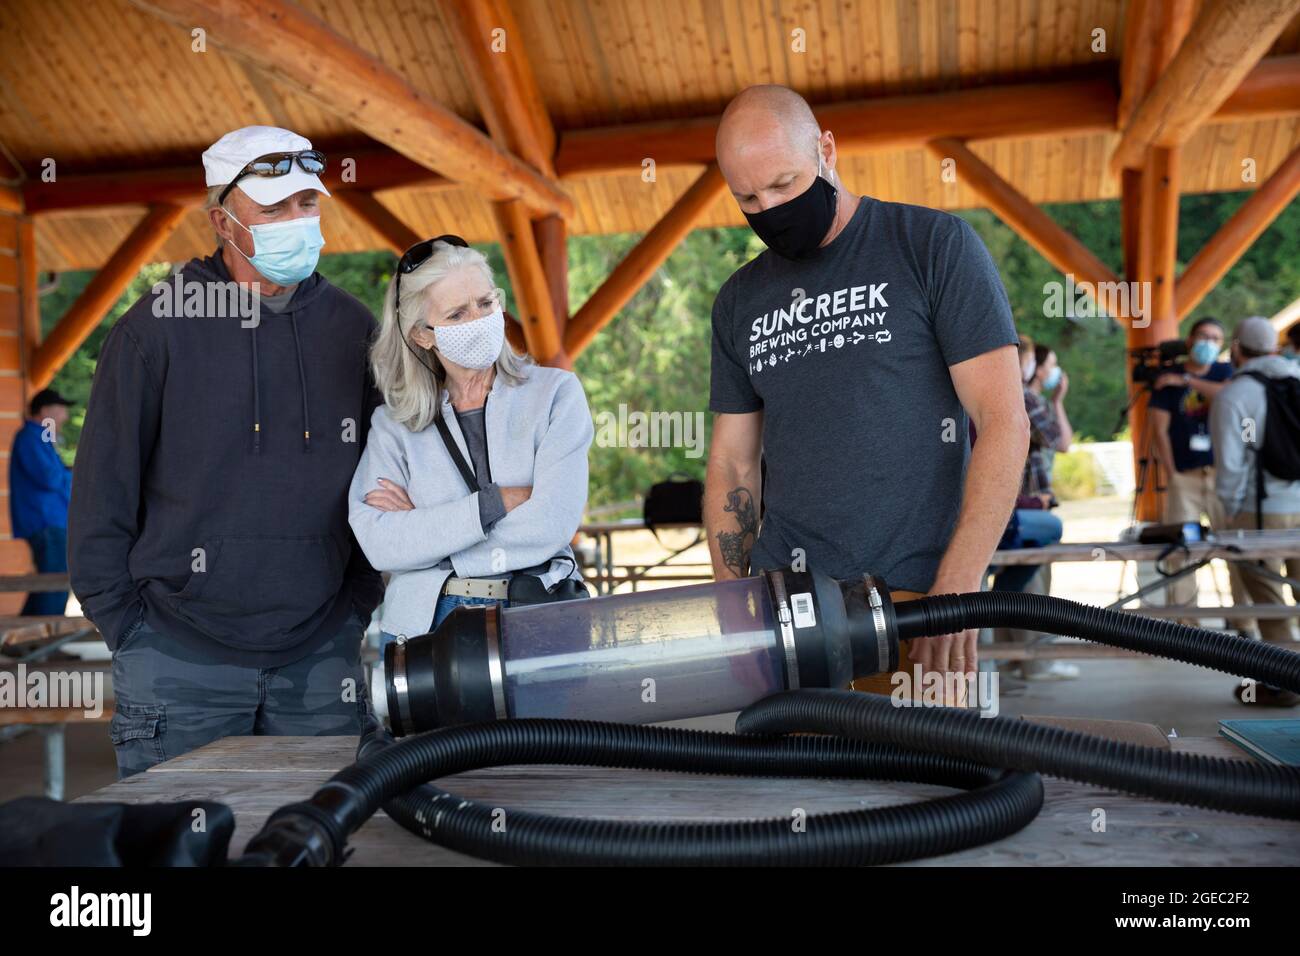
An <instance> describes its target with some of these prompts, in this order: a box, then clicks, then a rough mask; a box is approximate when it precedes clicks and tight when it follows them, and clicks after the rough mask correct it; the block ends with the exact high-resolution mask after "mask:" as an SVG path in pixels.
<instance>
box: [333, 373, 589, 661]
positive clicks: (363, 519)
mask: <svg viewBox="0 0 1300 956" xmlns="http://www.w3.org/2000/svg"><path fill="white" fill-rule="evenodd" d="M524 374H525V376H526V378H525V381H524V382H523V383H521V384H518V385H510V384H508V383H506V382H505V381H504V380H503V379H502V377H501V376H500V375H498V376H497V377H496V379H495V381H494V382H493V383H492V388H491V390H490V391H489V393H488V397H487V403H486V405H485V406H484V413H483V417H484V425H485V430H486V433H487V446H488V459H489V461H490V462H491V468H492V480H493V481H494V482H496V483H497V484H498V485H500V486H501V487H503V488H504V487H512V486H523V485H528V486H531V487H532V489H533V490H532V495H531V497H530V498H529V499H528V500H527V501H525V502H524V503H523V504H521V505H519V506H518V507H517V508H515V509H514V510H513V511H511V512H509V513H508V514H506V515H505V516H504V517H502V518H501V519H500V520H498V521H497V522H496V523H495V524H493V525H492V527H491V529H490V530H489V531H486V532H485V531H484V530H483V526H482V523H481V522H480V520H479V506H478V493H477V492H475V493H473V494H471V493H469V491H468V489H467V488H466V487H465V481H464V479H463V478H461V475H460V472H459V471H457V470H456V465H455V464H454V463H453V462H452V459H451V455H450V454H448V452H447V449H446V447H445V446H444V445H443V443H442V437H441V436H440V435H439V434H438V429H437V427H436V426H434V425H430V426H429V427H427V428H425V429H424V430H423V431H419V432H413V431H411V430H410V429H408V428H407V427H406V426H404V425H399V424H397V423H396V422H394V421H393V420H392V418H390V417H389V414H388V408H387V406H383V405H381V406H380V407H379V408H377V409H375V413H374V415H373V416H372V418H371V425H370V435H369V437H368V439H367V441H366V448H365V451H364V452H363V453H362V455H361V461H360V463H359V464H358V465H357V470H356V474H355V475H353V478H352V487H351V489H350V490H349V492H348V520H349V522H350V523H351V525H352V530H353V532H354V533H355V534H356V536H357V541H358V542H360V544H361V548H362V550H364V551H365V553H366V557H367V558H369V559H370V563H371V564H372V565H373V566H374V567H375V568H376V569H377V570H380V571H389V572H392V577H391V579H390V580H389V582H388V589H387V590H386V591H385V593H384V605H383V613H382V617H381V621H380V627H381V628H382V629H383V630H385V631H387V632H388V633H390V634H398V635H406V636H407V637H414V636H416V635H418V634H423V633H425V632H426V631H428V629H429V625H430V624H431V623H432V621H433V612H434V607H435V605H436V603H437V599H438V595H439V593H440V592H441V591H442V585H443V582H444V581H445V580H446V579H447V577H448V576H449V572H448V571H446V570H445V569H444V570H440V569H439V568H438V565H439V563H440V562H442V561H443V559H444V558H450V560H451V564H452V567H453V568H455V573H456V575H457V576H458V577H485V576H490V575H496V574H501V575H504V574H505V573H506V572H509V571H517V570H521V569H523V568H531V567H534V566H536V565H539V564H543V563H544V562H547V561H548V560H550V559H552V558H557V556H559V557H558V559H557V560H554V561H552V562H551V567H550V569H549V570H548V571H547V573H545V574H543V575H541V577H542V580H543V581H544V582H545V583H546V584H547V585H548V586H550V585H553V584H554V583H555V582H557V581H559V580H561V579H562V578H565V577H569V576H573V577H577V576H578V572H577V570H576V562H574V561H573V552H572V550H571V549H570V548H569V542H570V540H572V538H573V536H574V534H575V533H576V532H577V530H578V525H579V524H580V523H581V521H582V512H583V509H584V508H585V507H586V503H587V449H588V448H589V447H590V446H591V440H592V437H593V434H594V427H593V425H592V419H591V411H590V410H589V409H588V407H587V397H586V395H585V394H584V392H583V390H582V384H581V383H580V382H579V381H578V378H577V376H575V375H574V374H573V373H572V372H566V371H564V370H563V369H556V368H548V367H544V366H536V365H529V366H526V367H525V369H524ZM442 414H443V417H444V418H445V419H446V420H447V425H448V427H449V428H450V430H451V434H452V436H453V437H454V438H455V439H456V443H457V444H458V445H459V446H460V450H461V454H462V455H464V456H465V459H466V460H467V461H468V460H469V451H468V449H467V448H466V447H465V439H464V436H463V435H462V434H461V431H460V427H459V425H458V424H457V422H456V415H455V412H454V411H453V409H452V405H451V402H450V400H449V399H447V397H446V393H445V392H444V395H443V403H442ZM380 478H387V479H388V480H389V481H392V482H395V483H396V484H399V485H401V486H402V487H403V488H405V489H406V493H407V494H408V495H409V496H410V498H411V501H412V503H414V505H415V508H414V509H413V510H411V511H380V510H379V509H377V508H372V507H371V506H370V505H368V504H366V502H365V496H366V494H367V493H368V492H370V491H373V490H375V489H376V488H378V487H379V479H380Z"/></svg>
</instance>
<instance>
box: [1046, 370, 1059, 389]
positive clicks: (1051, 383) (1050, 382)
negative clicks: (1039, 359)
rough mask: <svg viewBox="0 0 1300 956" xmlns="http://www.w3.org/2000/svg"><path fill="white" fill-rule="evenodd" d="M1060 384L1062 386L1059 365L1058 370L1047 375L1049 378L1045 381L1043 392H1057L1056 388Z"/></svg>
mask: <svg viewBox="0 0 1300 956" xmlns="http://www.w3.org/2000/svg"><path fill="white" fill-rule="evenodd" d="M1060 384H1061V366H1059V365H1058V366H1056V368H1054V369H1052V370H1051V371H1050V372H1048V373H1047V378H1045V379H1043V390H1044V391H1048V392H1051V391H1055V389H1056V386H1058V385H1060Z"/></svg>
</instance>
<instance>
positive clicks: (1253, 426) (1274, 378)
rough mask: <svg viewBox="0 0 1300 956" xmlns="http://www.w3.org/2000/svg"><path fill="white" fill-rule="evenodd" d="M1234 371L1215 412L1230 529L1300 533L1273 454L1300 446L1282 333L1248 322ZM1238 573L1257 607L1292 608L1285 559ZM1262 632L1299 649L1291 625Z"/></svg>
mask: <svg viewBox="0 0 1300 956" xmlns="http://www.w3.org/2000/svg"><path fill="white" fill-rule="evenodd" d="M1232 364H1233V365H1235V366H1236V369H1237V370H1236V374H1234V375H1233V377H1232V379H1231V380H1230V381H1229V382H1228V384H1227V385H1225V386H1224V388H1223V390H1222V391H1221V392H1220V393H1219V396H1218V397H1217V398H1216V399H1215V400H1214V404H1213V405H1211V406H1210V430H1211V433H1212V435H1213V439H1214V449H1215V457H1216V459H1217V462H1216V464H1217V468H1216V470H1215V490H1216V492H1217V493H1218V496H1219V499H1220V500H1221V501H1222V502H1223V507H1224V511H1225V513H1226V515H1227V524H1228V527H1229V528H1234V529H1243V530H1248V529H1255V528H1263V529H1269V530H1289V531H1295V530H1296V529H1300V480H1293V479H1294V476H1288V475H1279V474H1275V473H1273V471H1271V470H1270V468H1269V467H1268V466H1269V465H1270V464H1275V463H1273V462H1272V461H1271V458H1270V447H1271V446H1274V445H1275V444H1276V443H1281V444H1280V447H1283V448H1287V447H1293V446H1294V447H1300V442H1297V441H1296V439H1295V437H1294V432H1289V431H1287V429H1289V428H1294V427H1295V424H1296V422H1297V421H1298V420H1300V366H1297V365H1296V364H1295V363H1294V362H1291V361H1288V360H1287V359H1286V358H1284V357H1283V356H1281V355H1279V354H1278V335H1277V330H1276V329H1275V328H1273V323H1272V322H1270V321H1269V320H1268V319H1266V318H1264V317H1263V316H1258V315H1256V316H1251V317H1250V318H1248V319H1243V320H1242V321H1241V323H1240V324H1239V325H1238V326H1237V328H1236V330H1235V331H1234V332H1233V335H1232ZM1278 403H1281V404H1278ZM1274 419H1276V420H1274ZM1298 537H1300V536H1298ZM1238 567H1239V568H1240V570H1241V577H1242V584H1243V585H1244V587H1245V589H1246V592H1247V594H1249V595H1250V600H1251V601H1252V602H1253V603H1255V604H1286V603H1287V601H1286V597H1285V595H1284V586H1283V584H1282V583H1281V582H1280V581H1279V580H1278V579H1277V575H1280V574H1282V572H1283V568H1284V562H1283V561H1282V560H1280V559H1279V560H1275V561H1260V562H1255V563H1252V562H1240V563H1239V564H1238ZM1285 568H1286V572H1287V575H1288V576H1289V577H1291V578H1296V577H1300V547H1298V548H1297V549H1296V555H1295V556H1294V557H1291V558H1289V559H1287V560H1286V561H1285ZM1259 630H1260V634H1261V636H1262V637H1263V638H1264V640H1266V641H1269V642H1272V643H1280V644H1288V645H1290V646H1292V647H1296V646H1297V645H1295V644H1293V643H1292V642H1293V641H1294V640H1295V631H1294V628H1293V625H1292V622H1291V620H1289V619H1273V620H1261V621H1260V622H1259ZM1256 694H1257V699H1258V701H1259V702H1261V703H1274V704H1284V705H1289V706H1294V705H1295V704H1297V703H1300V695H1297V694H1294V693H1290V692H1288V691H1282V690H1276V689H1274V688H1268V687H1264V686H1260V687H1258V688H1256ZM1239 696H1240V693H1239Z"/></svg>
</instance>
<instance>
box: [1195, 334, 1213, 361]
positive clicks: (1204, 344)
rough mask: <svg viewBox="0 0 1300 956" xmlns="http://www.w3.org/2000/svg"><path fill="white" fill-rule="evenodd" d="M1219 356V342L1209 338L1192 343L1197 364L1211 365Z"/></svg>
mask: <svg viewBox="0 0 1300 956" xmlns="http://www.w3.org/2000/svg"><path fill="white" fill-rule="evenodd" d="M1218 357H1219V344H1218V343H1217V342H1211V341H1209V340H1208V339H1198V340H1197V341H1195V342H1193V343H1192V361H1193V362H1195V363H1196V364H1197V365H1210V364H1212V363H1213V362H1214V360H1215V359H1217V358H1218Z"/></svg>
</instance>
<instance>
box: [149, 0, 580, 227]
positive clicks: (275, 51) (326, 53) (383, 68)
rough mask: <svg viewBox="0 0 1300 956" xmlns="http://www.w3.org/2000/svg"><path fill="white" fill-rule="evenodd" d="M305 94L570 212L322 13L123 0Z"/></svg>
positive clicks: (533, 174) (511, 193)
mask: <svg viewBox="0 0 1300 956" xmlns="http://www.w3.org/2000/svg"><path fill="white" fill-rule="evenodd" d="M132 2H133V3H134V4H135V5H136V6H138V7H140V8H141V9H144V10H147V11H149V12H150V13H153V14H156V15H157V16H159V17H161V18H163V19H164V20H168V21H170V22H172V23H175V24H178V25H180V26H182V27H183V28H184V29H185V30H186V31H187V32H188V31H190V30H192V29H194V28H195V27H201V28H202V29H204V30H206V31H207V37H208V41H209V42H210V43H212V44H215V45H217V46H220V47H223V48H224V49H226V50H227V51H228V52H230V53H231V54H232V55H233V56H236V57H238V58H240V59H241V60H244V61H246V62H249V63H252V64H253V65H254V66H257V67H259V68H260V69H262V70H263V71H265V72H266V73H267V74H268V75H270V76H272V77H273V78H275V79H277V80H280V81H281V82H284V83H287V84H289V85H290V86H292V87H294V88H296V89H298V90H300V91H302V92H303V93H304V94H305V95H307V96H309V97H311V98H312V99H313V100H315V101H316V102H317V103H318V104H320V106H321V107H322V108H324V109H326V110H328V111H329V112H330V113H332V114H333V115H335V116H339V117H341V118H343V119H346V120H347V121H348V122H349V123H351V124H352V125H353V126H355V127H356V128H357V129H360V130H361V131H363V132H365V133H366V134H367V135H369V136H370V137H372V138H373V139H375V140H378V141H379V142H381V143H384V144H385V145H388V146H391V147H392V148H393V149H395V150H397V151H398V152H399V153H401V154H403V155H404V156H407V157H409V158H410V159H413V160H414V161H415V162H417V163H420V164H421V165H422V166H427V167H428V168H430V169H433V170H437V171H438V172H440V173H442V174H444V175H445V176H447V177H448V178H449V179H452V180H455V181H456V182H458V183H461V184H462V185H464V186H468V187H471V188H473V189H476V190H479V191H481V192H483V193H484V194H486V195H488V196H490V197H492V198H494V199H497V200H506V199H519V200H522V201H523V202H525V203H527V204H528V205H529V207H530V208H533V209H535V210H536V211H537V212H539V213H542V214H546V213H552V212H559V213H563V214H565V215H571V214H572V211H573V201H572V200H571V199H570V198H569V197H568V195H567V194H566V193H564V192H563V190H561V189H560V188H559V186H558V185H556V183H555V182H554V181H552V180H549V179H547V178H546V177H545V176H543V175H542V174H541V173H539V172H537V171H536V170H535V169H533V168H532V167H530V166H528V165H527V164H526V163H524V162H521V161H520V160H519V159H517V158H515V157H514V156H512V155H510V154H509V153H507V152H506V151H505V150H503V149H502V148H501V147H500V146H498V145H496V144H495V143H493V142H492V140H490V139H489V138H488V137H487V136H485V135H483V133H482V132H480V131H479V130H478V129H476V128H475V127H473V126H472V125H470V124H469V123H467V122H466V121H465V120H463V119H461V118H460V117H459V116H457V115H456V114H455V113H453V112H452V111H450V110H448V109H447V108H446V107H444V106H442V105H441V104H439V103H437V102H436V101H434V100H433V99H431V98H430V97H428V96H427V95H426V94H424V93H422V92H420V91H419V90H417V89H416V88H415V87H414V86H412V85H411V84H410V83H409V82H408V81H407V80H406V78H405V77H403V76H402V74H401V73H399V72H398V71H397V70H395V69H393V68H392V67H390V66H389V65H388V64H386V63H384V62H383V61H382V60H380V59H378V58H377V57H375V56H372V55H371V54H369V53H367V52H366V51H364V50H362V49H361V48H360V47H359V46H357V45H356V44H355V43H353V42H352V41H351V40H349V39H347V38H346V37H344V36H343V35H342V34H340V33H338V32H337V31H335V30H334V29H333V28H331V27H330V26H329V25H328V24H326V23H325V21H324V20H321V19H320V18H319V17H316V16H314V15H313V14H310V13H308V12H307V11H305V10H303V9H302V8H301V7H299V6H298V5H297V4H294V3H290V2H288V0H132Z"/></svg>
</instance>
